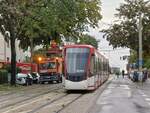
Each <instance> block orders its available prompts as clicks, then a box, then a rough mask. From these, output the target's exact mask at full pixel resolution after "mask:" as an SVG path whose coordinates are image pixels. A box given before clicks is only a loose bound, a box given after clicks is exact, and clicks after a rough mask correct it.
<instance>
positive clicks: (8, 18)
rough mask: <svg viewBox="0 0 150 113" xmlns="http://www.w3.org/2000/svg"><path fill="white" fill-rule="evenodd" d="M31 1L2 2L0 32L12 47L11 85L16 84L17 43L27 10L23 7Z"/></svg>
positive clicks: (0, 3) (0, 4) (0, 7)
mask: <svg viewBox="0 0 150 113" xmlns="http://www.w3.org/2000/svg"><path fill="white" fill-rule="evenodd" d="M26 2H29V0H26V1H24V0H1V1H0V32H1V33H2V35H3V36H4V38H5V40H6V41H8V40H10V45H11V85H15V84H16V50H15V46H16V45H15V42H16V39H18V38H19V37H20V36H21V32H22V28H21V26H22V23H23V17H24V16H25V10H22V9H21V7H23V5H24V4H25V3H26Z"/></svg>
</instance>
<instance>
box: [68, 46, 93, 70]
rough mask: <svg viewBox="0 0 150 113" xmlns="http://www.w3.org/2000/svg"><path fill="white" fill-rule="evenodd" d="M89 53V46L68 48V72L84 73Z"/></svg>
mask: <svg viewBox="0 0 150 113" xmlns="http://www.w3.org/2000/svg"><path fill="white" fill-rule="evenodd" d="M89 53H90V50H89V48H67V50H66V59H65V60H66V68H67V73H84V72H85V71H86V70H85V69H86V65H87V62H88V57H89Z"/></svg>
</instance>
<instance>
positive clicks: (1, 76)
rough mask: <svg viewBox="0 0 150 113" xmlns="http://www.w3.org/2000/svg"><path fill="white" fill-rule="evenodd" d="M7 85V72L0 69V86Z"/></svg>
mask: <svg viewBox="0 0 150 113" xmlns="http://www.w3.org/2000/svg"><path fill="white" fill-rule="evenodd" d="M3 83H8V71H7V70H4V69H1V70H0V84H3Z"/></svg>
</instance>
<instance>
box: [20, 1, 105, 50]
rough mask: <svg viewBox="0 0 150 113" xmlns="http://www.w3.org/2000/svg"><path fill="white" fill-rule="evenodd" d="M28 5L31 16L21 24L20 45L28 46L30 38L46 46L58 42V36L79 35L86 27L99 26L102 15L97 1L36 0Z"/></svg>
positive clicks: (36, 43) (37, 43)
mask: <svg viewBox="0 0 150 113" xmlns="http://www.w3.org/2000/svg"><path fill="white" fill-rule="evenodd" d="M28 6H29V7H28V8H27V9H26V10H27V12H28V13H29V14H30V15H29V16H26V17H25V18H24V21H25V22H24V24H23V28H24V32H23V35H25V36H24V38H22V37H21V38H20V41H21V44H20V45H21V47H22V48H28V46H29V45H30V38H32V39H33V43H34V46H35V45H40V44H42V45H47V44H49V41H50V40H56V41H57V42H58V43H60V42H61V36H64V37H65V38H75V39H76V38H79V37H80V36H82V35H81V34H82V32H83V31H86V30H88V26H91V27H98V22H99V20H100V19H101V18H102V16H101V14H100V0H93V1H87V0H76V1H75V0H48V1H47V0H36V2H34V4H32V6H31V4H28ZM25 41H26V43H24V42H25ZM46 47H47V46H46Z"/></svg>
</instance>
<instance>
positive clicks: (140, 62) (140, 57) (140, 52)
mask: <svg viewBox="0 0 150 113" xmlns="http://www.w3.org/2000/svg"><path fill="white" fill-rule="evenodd" d="M142 31H143V25H142V14H140V15H139V72H140V76H141V79H142V76H143V75H142V65H143V57H142V53H143V47H142V46H143V45H142Z"/></svg>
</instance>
